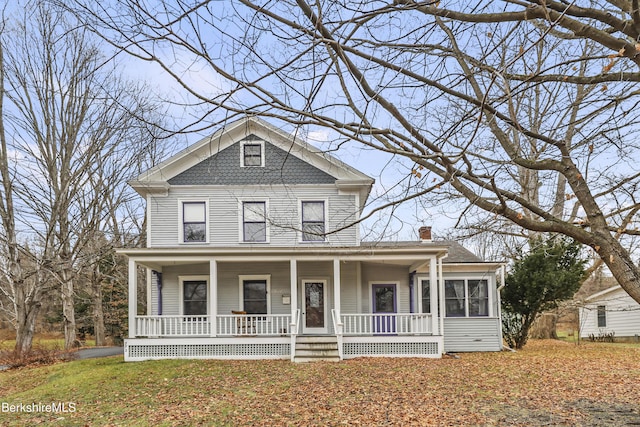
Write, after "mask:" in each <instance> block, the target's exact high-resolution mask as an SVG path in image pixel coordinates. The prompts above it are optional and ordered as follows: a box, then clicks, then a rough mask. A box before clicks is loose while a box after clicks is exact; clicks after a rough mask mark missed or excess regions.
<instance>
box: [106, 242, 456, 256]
mask: <svg viewBox="0 0 640 427" xmlns="http://www.w3.org/2000/svg"><path fill="white" fill-rule="evenodd" d="M116 252H117V253H119V254H122V255H126V256H128V257H131V258H148V257H159V258H164V257H173V258H178V257H209V258H210V257H215V258H220V259H224V258H237V257H251V258H260V257H266V258H270V259H271V258H279V259H283V260H286V259H291V258H295V259H305V258H310V259H313V260H317V259H323V258H326V259H333V258H336V257H349V258H351V257H358V258H360V257H362V258H369V257H374V256H387V255H388V256H391V257H392V258H393V257H394V256H400V257H406V258H422V257H425V256H427V257H433V256H435V257H442V256H444V255H446V254H447V252H448V245H446V244H443V243H440V242H429V243H416V242H414V243H413V244H412V245H404V244H402V245H399V244H397V243H394V242H377V243H372V244H367V243H363V244H361V245H360V246H328V245H322V246H321V245H318V246H268V245H253V244H252V245H241V246H192V245H183V246H171V247H154V248H120V249H117V250H116Z"/></svg>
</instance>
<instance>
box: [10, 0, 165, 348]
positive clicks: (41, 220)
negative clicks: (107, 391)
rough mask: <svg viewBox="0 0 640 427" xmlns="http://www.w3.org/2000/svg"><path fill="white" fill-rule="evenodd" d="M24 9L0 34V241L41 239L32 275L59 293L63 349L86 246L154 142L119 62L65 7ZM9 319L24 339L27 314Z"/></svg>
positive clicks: (106, 225)
mask: <svg viewBox="0 0 640 427" xmlns="http://www.w3.org/2000/svg"><path fill="white" fill-rule="evenodd" d="M23 13H24V15H23V16H22V17H19V18H20V19H15V20H12V22H13V24H14V27H12V28H11V29H10V30H9V29H8V30H7V31H5V33H4V34H3V40H2V44H3V46H4V49H5V50H4V53H5V55H4V62H3V64H2V65H3V67H2V69H3V72H4V76H3V77H4V78H3V80H2V81H3V84H4V89H5V90H4V91H3V94H4V95H5V100H6V101H7V103H6V104H5V107H6V108H5V109H4V111H3V114H2V117H3V119H4V124H5V125H4V132H3V135H4V137H5V138H6V136H7V135H11V144H8V143H7V141H6V140H4V139H3V150H2V152H3V153H2V154H3V156H2V160H3V163H2V166H3V169H6V172H5V171H2V173H3V174H4V173H7V174H8V176H9V177H10V178H11V179H10V180H5V179H3V184H4V193H3V201H4V203H5V204H6V205H7V207H5V208H4V209H3V212H10V211H11V210H10V206H9V204H10V203H13V212H14V216H15V215H17V212H20V214H19V216H18V217H17V218H14V219H12V218H11V217H10V216H9V215H3V221H4V222H5V223H6V224H7V225H8V226H7V225H5V228H6V229H7V237H6V238H5V239H4V240H6V242H7V247H8V252H9V253H10V254H11V253H12V251H13V252H16V251H17V250H14V249H12V245H18V243H17V241H16V239H15V234H16V231H15V230H14V231H11V227H18V226H20V227H22V233H23V235H24V236H27V237H25V238H29V236H30V238H31V239H32V240H34V241H35V242H37V244H39V245H41V250H40V254H39V256H38V259H39V260H41V264H42V265H43V266H44V268H41V269H40V270H39V273H41V274H44V275H46V276H47V277H46V279H47V280H52V281H54V282H55V283H57V286H58V289H59V290H60V292H59V295H60V296H61V301H62V308H63V324H64V332H65V347H66V348H69V347H71V346H72V345H73V344H74V342H75V341H76V319H75V310H74V296H75V289H74V287H75V286H76V280H77V278H78V274H79V273H80V271H82V269H83V267H85V266H87V265H91V263H93V262H95V259H94V257H93V256H92V255H91V254H88V252H87V250H86V249H87V248H88V247H89V244H90V243H95V242H94V241H93V239H94V238H95V236H96V235H98V234H99V233H103V234H104V233H113V234H118V235H119V234H120V231H116V232H114V230H113V229H112V228H110V227H111V226H112V225H115V226H117V227H119V225H118V224H114V223H113V221H108V220H112V219H113V218H114V217H115V218H118V219H120V217H119V209H120V207H121V206H122V204H123V203H124V201H126V200H127V199H128V198H130V197H131V194H132V193H131V191H129V190H127V189H126V184H125V181H126V178H128V176H129V175H130V174H131V173H132V165H135V164H137V163H138V162H139V160H140V159H141V158H144V157H145V156H146V153H147V152H148V147H151V146H153V144H154V138H153V135H152V134H151V133H150V131H149V130H150V129H151V125H149V122H148V121H147V117H148V116H150V115H151V114H152V113H154V109H155V106H154V105H153V104H152V103H151V102H150V101H149V100H148V97H147V96H146V90H145V88H144V87H142V86H140V85H134V84H131V83H128V82H127V81H125V80H123V79H122V77H121V76H120V74H119V73H118V72H117V65H118V64H117V63H115V62H113V61H112V60H110V59H109V58H107V57H105V56H104V55H102V54H101V52H100V50H99V49H98V47H97V45H96V43H95V41H92V40H91V38H92V37H91V33H89V32H88V31H87V30H86V29H83V28H82V27H81V26H79V25H78V23H77V22H76V21H75V20H73V19H71V17H70V16H69V15H68V14H66V13H65V12H64V11H62V10H61V9H57V8H55V7H51V6H47V5H45V4H36V3H33V4H29V5H28V7H27V8H26V9H25V10H24V11H23ZM9 145H10V147H9ZM9 150H11V151H12V152H14V153H15V156H16V161H15V162H13V164H12V165H10V164H8V163H7V162H6V157H7V154H6V153H7V152H8V151H9ZM3 178H5V176H4V175H3ZM8 185H11V187H7V186H8ZM12 200H13V202H12ZM5 216H6V220H5V218H4V217H5ZM12 221H13V223H16V224H17V225H15V226H13V225H12V224H13V223H12ZM92 249H93V250H95V251H99V250H100V248H96V247H95V245H94V247H93V248H92ZM18 252H19V251H18ZM18 252H16V253H18ZM17 257H18V255H10V258H12V259H14V261H12V262H11V265H10V269H9V271H10V272H11V271H14V272H15V273H11V274H13V275H14V276H15V277H14V278H13V279H12V280H13V282H15V283H19V281H20V280H21V279H20V275H19V268H16V267H14V266H19V265H20V260H19V259H18V258H17ZM14 288H15V289H16V290H18V289H20V287H19V286H17V287H16V286H14ZM12 297H13V298H14V299H15V301H16V306H17V307H19V306H20V305H21V304H26V305H29V304H32V305H33V304H36V301H34V300H33V299H32V298H30V297H29V296H27V295H23V294H21V293H19V292H14V295H13V296H12ZM100 304H101V302H100ZM34 307H35V308H37V304H36V305H34ZM35 308H34V310H35ZM16 318H17V319H19V321H18V325H20V324H21V323H22V322H26V323H28V326H27V328H28V329H29V330H30V331H31V332H30V333H31V336H32V334H33V329H34V326H33V325H34V324H35V318H33V317H29V316H28V315H26V314H25V313H22V312H20V311H19V310H16ZM19 341H20V342H21V344H20V346H21V348H22V349H28V348H29V347H30V338H29V337H25V338H24V339H23V338H22V336H20V338H19Z"/></svg>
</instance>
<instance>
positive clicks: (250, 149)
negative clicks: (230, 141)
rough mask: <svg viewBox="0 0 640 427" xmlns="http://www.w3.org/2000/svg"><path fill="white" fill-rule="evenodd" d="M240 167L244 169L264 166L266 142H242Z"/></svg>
mask: <svg viewBox="0 0 640 427" xmlns="http://www.w3.org/2000/svg"><path fill="white" fill-rule="evenodd" d="M240 165H241V166H242V167H261V166H264V142H263V141H245V142H242V143H241V144H240Z"/></svg>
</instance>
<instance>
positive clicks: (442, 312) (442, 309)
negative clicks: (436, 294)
mask: <svg viewBox="0 0 640 427" xmlns="http://www.w3.org/2000/svg"><path fill="white" fill-rule="evenodd" d="M443 258H444V257H441V258H438V281H439V282H440V286H439V288H440V299H439V301H438V302H439V304H440V335H442V336H444V317H445V316H446V315H447V312H446V307H445V305H444V300H445V295H444V277H443V276H442V259H443Z"/></svg>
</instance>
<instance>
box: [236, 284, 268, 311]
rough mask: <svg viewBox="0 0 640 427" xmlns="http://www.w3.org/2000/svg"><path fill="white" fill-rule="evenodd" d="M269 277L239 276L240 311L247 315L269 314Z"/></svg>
mask: <svg viewBox="0 0 640 427" xmlns="http://www.w3.org/2000/svg"><path fill="white" fill-rule="evenodd" d="M269 285H270V283H269V277H268V276H240V299H241V301H240V302H241V304H242V306H241V309H242V311H245V312H247V314H269V312H270V307H269V305H270V304H269Z"/></svg>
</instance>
